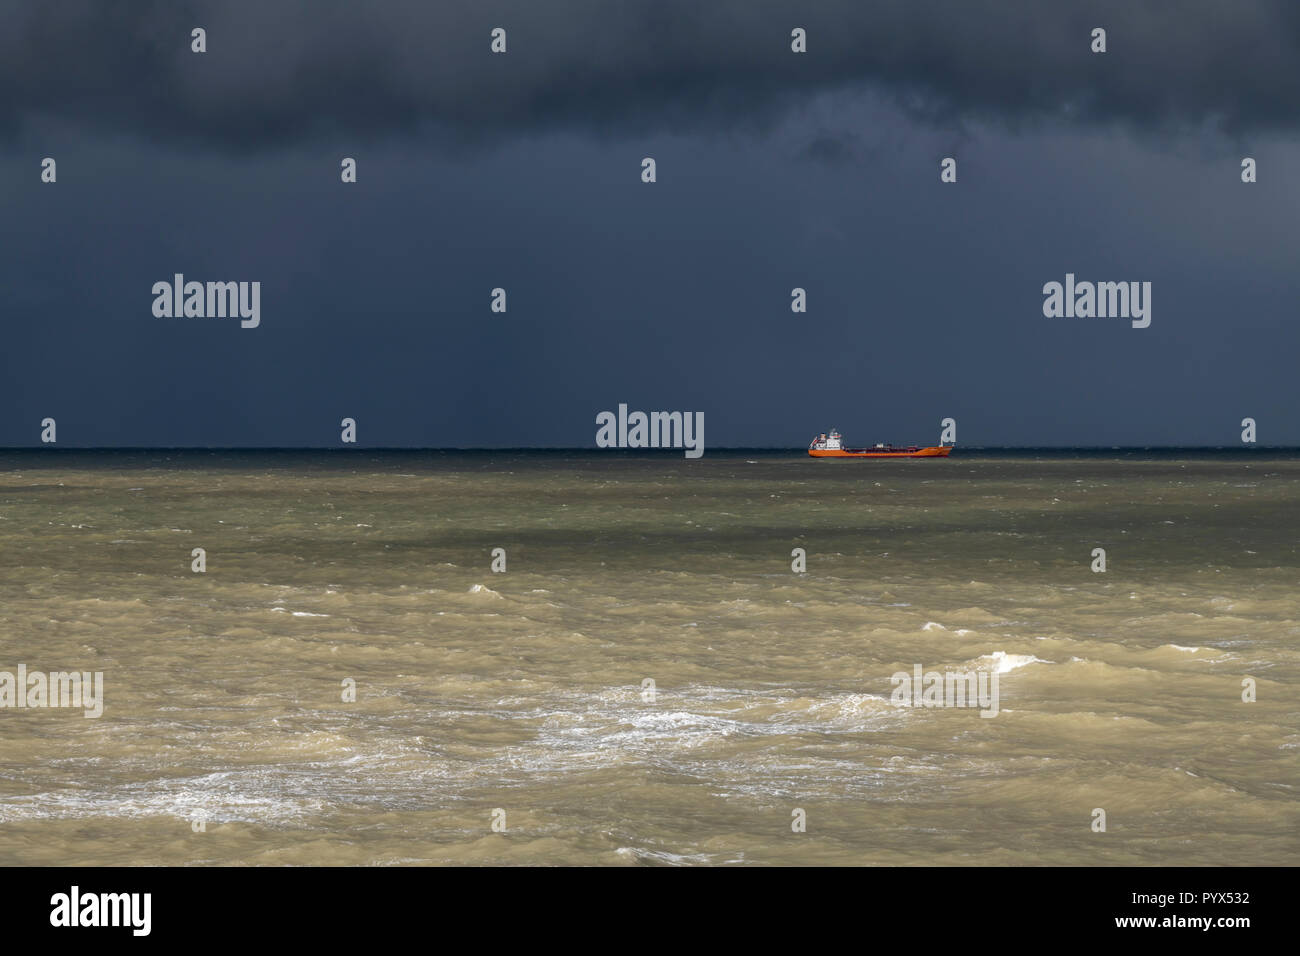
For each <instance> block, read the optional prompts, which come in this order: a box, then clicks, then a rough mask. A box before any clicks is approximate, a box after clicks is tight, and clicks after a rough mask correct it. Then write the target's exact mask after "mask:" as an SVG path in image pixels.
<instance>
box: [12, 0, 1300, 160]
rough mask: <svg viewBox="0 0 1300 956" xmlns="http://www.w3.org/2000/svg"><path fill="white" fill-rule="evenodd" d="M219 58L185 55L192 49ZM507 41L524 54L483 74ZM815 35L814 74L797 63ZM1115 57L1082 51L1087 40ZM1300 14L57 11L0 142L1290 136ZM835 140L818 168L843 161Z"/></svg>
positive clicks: (87, 6)
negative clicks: (901, 134)
mask: <svg viewBox="0 0 1300 956" xmlns="http://www.w3.org/2000/svg"><path fill="white" fill-rule="evenodd" d="M195 26H201V27H203V28H205V29H206V30H207V33H208V49H209V52H208V53H207V54H205V55H202V56H199V55H196V54H193V53H191V52H190V47H189V45H190V39H189V37H190V30H191V28H193V27H195ZM497 26H501V27H504V28H506V29H507V31H508V36H509V45H510V49H509V53H508V54H507V55H505V56H494V55H492V54H491V53H490V52H489V49H488V47H489V32H490V30H491V29H492V28H493V27H497ZM795 26H801V27H804V28H806V29H807V30H808V43H809V53H808V54H807V55H806V56H795V55H794V54H792V53H791V52H790V46H789V44H790V30H791V28H793V27H795ZM1095 26H1102V27H1104V28H1106V30H1107V31H1108V40H1109V52H1108V53H1106V54H1105V55H1104V56H1097V55H1094V54H1092V53H1091V52H1090V50H1089V34H1090V31H1091V29H1092V28H1093V27H1095ZM1297 46H1300V4H1296V3H1294V2H1293V0H1277V2H1254V3H1250V2H1248V3H1242V4H1228V3H1224V2H1223V0H1205V2H1193V0H1188V2H1182V3H1177V4H1173V3H1170V4H1156V3H1134V2H1131V0H1116V2H1099V3H1090V4H1086V5H1081V6H1078V7H1075V8H1071V9H1069V10H1065V9H1063V5H1060V4H1055V3H1048V2H1043V0H1002V2H996V3H985V4H980V3H972V2H969V0H933V2H927V0H895V2H877V3H865V2H862V0H843V2H839V0H836V2H813V3H807V2H805V3H789V2H777V0H710V2H701V0H628V2H622V3H614V2H610V0H572V2H566V3H563V4H557V3H543V2H537V0H503V2H483V0H473V2H459V0H457V2H435V0H378V2H375V3H365V4H363V3H360V2H340V0H258V2H226V3H220V4H207V3H196V2H175V0H168V2H145V0H141V2H130V3H126V2H122V3H115V4H110V3H106V2H103V0H60V2H58V3H38V2H19V3H12V2H11V3H8V4H5V5H4V6H3V8H2V9H0V89H3V90H4V93H3V100H0V133H3V134H4V135H6V136H10V137H11V136H13V135H14V134H15V133H16V132H18V131H20V130H21V129H22V127H23V125H24V123H25V122H27V121H31V120H35V119H40V118H47V119H48V118H54V119H57V120H66V121H70V122H74V123H77V124H84V123H92V124H98V125H99V126H101V127H102V128H104V129H108V130H112V131H120V132H124V133H126V134H128V135H132V136H136V137H140V138H145V139H150V140H157V141H167V142H174V143H181V144H185V143H189V144H194V145H201V146H202V147H203V148H205V149H213V148H218V149H259V148H265V147H275V146H281V145H284V144H286V143H289V142H292V141H294V140H299V139H303V138H306V137H309V136H311V135H314V134H323V133H327V132H328V133H338V134H343V135H348V134H361V133H386V132H403V131H407V130H410V129H413V128H416V127H420V126H423V125H428V126H432V127H440V128H442V129H444V130H446V131H448V132H450V133H452V134H455V135H456V136H457V137H461V138H465V139H468V140H471V141H472V140H475V139H480V138H485V139H490V138H492V137H495V136H498V135H502V134H505V135H515V134H520V133H527V132H529V131H538V130H548V129H553V128H570V129H583V130H592V131H598V132H613V133H616V134H617V133H619V132H626V131H628V130H631V129H636V130H638V131H642V130H644V129H645V128H647V127H657V128H673V129H683V128H690V129H699V128H706V129H707V128H726V127H731V126H736V125H741V124H744V125H746V126H749V127H761V126H762V125H764V124H766V123H769V122H771V121H772V120H773V119H774V118H776V117H778V116H780V115H781V114H782V112H783V111H785V110H789V109H792V108H797V106H798V104H800V103H802V102H804V101H805V100H804V95H806V94H808V93H813V92H817V91H822V90H833V89H841V88H845V87H873V88H875V90H876V91H877V92H879V93H883V94H884V95H886V96H888V97H891V98H893V99H895V100H896V101H897V102H898V103H899V104H900V105H901V106H903V107H904V108H905V109H906V110H907V111H908V112H909V113H911V114H912V115H914V116H919V117H923V118H928V119H933V120H936V121H940V122H944V123H950V122H954V121H956V120H961V119H980V120H993V121H999V122H1005V123H1008V124H1010V125H1012V126H1015V125H1017V124H1020V123H1023V122H1033V121H1038V120H1042V119H1046V118H1052V117H1059V118H1062V119H1068V120H1069V121H1070V122H1072V123H1078V122H1084V121H1086V122H1111V121H1119V122H1123V123H1127V124H1131V125H1132V126H1133V127H1134V128H1142V129H1145V130H1152V129H1156V130H1159V129H1162V128H1167V127H1171V126H1184V125H1199V124H1204V123H1210V124H1213V125H1216V126H1220V127H1222V128H1223V129H1224V130H1226V131H1228V132H1230V133H1236V134H1240V133H1245V132H1251V131H1256V130H1277V129H1290V128H1292V127H1294V126H1295V124H1296V122H1297V115H1298V114H1297V112H1296V110H1295V103H1296V101H1297V97H1298V95H1300V56H1297V55H1296V53H1297ZM843 148H844V147H843V146H842V145H837V144H836V143H834V142H832V141H831V140H829V139H827V140H825V141H824V142H822V143H821V145H820V146H817V147H816V149H818V150H821V151H822V152H828V153H830V154H835V153H836V152H837V151H839V150H842V149H843Z"/></svg>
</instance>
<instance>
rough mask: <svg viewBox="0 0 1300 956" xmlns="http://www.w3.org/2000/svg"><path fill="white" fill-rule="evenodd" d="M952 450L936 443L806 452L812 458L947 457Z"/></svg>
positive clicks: (820, 449)
mask: <svg viewBox="0 0 1300 956" xmlns="http://www.w3.org/2000/svg"><path fill="white" fill-rule="evenodd" d="M951 451H952V446H950V445H936V446H934V447H932V448H905V449H896V450H895V449H883V448H881V449H872V448H835V449H824V448H809V449H808V454H809V455H811V456H812V457H814V458H947V457H948V453H949V452H951Z"/></svg>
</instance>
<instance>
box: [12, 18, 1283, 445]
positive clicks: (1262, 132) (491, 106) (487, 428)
mask: <svg viewBox="0 0 1300 956" xmlns="http://www.w3.org/2000/svg"><path fill="white" fill-rule="evenodd" d="M1063 6H1065V5H1064V4H1053V3H1043V2H1041V0H1025V2H1011V0H1001V2H997V3H987V4H981V3H974V2H970V0H943V2H939V0H931V2H927V0H903V2H896V3H895V2H887V3H880V2H874V3H873V2H866V0H844V2H817V0H812V2H810V0H804V2H800V3H777V2H769V0H735V2H730V0H728V2H722V0H708V2H704V0H644V2H642V0H627V2H622V3H615V2H610V0H589V2H587V0H552V2H547V3H538V2H536V0H526V2H525V0H520V2H513V0H512V2H484V0H477V2H438V0H419V2H416V0H409V2H408V0H403V2H395V0H375V2H371V3H366V4H361V3H358V2H352V3H339V2H327V0H259V2H256V3H253V2H249V3H241V2H224V3H220V4H215V3H213V4H207V3H187V2H173V0H169V2H156V3H148V2H133V3H124V4H116V5H110V4H106V3H102V2H91V0H86V2H75V0H61V2H59V3H57V4H51V3H38V2H25V0H24V2H8V3H5V4H4V5H3V6H0V197H2V199H3V210H4V213H3V214H4V226H5V228H4V229H3V230H0V308H2V309H3V328H4V333H3V335H4V339H3V355H4V359H3V372H4V374H3V377H0V445H9V446H17V445H33V444H39V436H40V423H41V420H42V419H43V418H45V417H53V418H55V419H56V420H57V422H58V439H59V445H60V447H64V446H68V447H75V446H120V445H132V446H143V445H168V446H174V445H193V446H297V445H307V446H335V445H338V443H339V431H340V429H339V422H340V420H341V419H342V418H344V417H352V418H355V419H356V420H357V422H358V436H359V441H360V444H362V445H368V446H434V447H464V446H512V447H517V446H531V445H537V446H576V447H582V446H589V447H594V444H595V433H596V424H595V416H596V414H597V413H598V412H600V411H602V410H606V409H611V410H612V409H616V408H617V406H618V404H619V403H620V402H623V403H627V404H628V405H629V406H630V408H632V409H644V410H647V411H649V410H681V411H702V412H704V413H705V420H706V429H705V443H706V446H708V447H720V446H790V447H794V448H801V447H803V446H804V445H806V443H807V442H808V440H809V438H810V437H811V436H812V435H813V434H815V433H816V432H820V431H825V430H827V429H828V428H830V427H832V426H835V427H838V428H839V429H840V430H841V431H843V432H844V433H845V435H846V437H847V438H848V439H849V442H850V443H851V444H855V443H870V442H875V441H887V440H892V441H896V442H934V441H937V439H938V437H939V430H940V429H939V422H940V419H942V418H945V417H953V418H955V419H956V420H957V423H958V442H959V444H974V445H1158V444H1166V445H1167V444H1187V445H1193V444H1206V445H1232V444H1238V443H1239V441H1240V432H1241V425H1240V422H1241V420H1242V418H1244V417H1248V416H1249V417H1252V418H1255V419H1256V420H1257V422H1258V427H1259V439H1260V442H1261V443H1265V444H1300V421H1297V402H1296V396H1297V393H1298V389H1300V386H1298V385H1297V379H1298V378H1300V376H1297V373H1296V361H1297V356H1298V355H1300V348H1298V346H1300V331H1298V328H1300V326H1298V325H1297V321H1296V316H1295V310H1296V302H1297V299H1298V298H1300V272H1298V270H1297V269H1296V265H1295V256H1296V250H1297V249H1298V248H1300V221H1298V217H1297V206H1298V200H1300V187H1298V186H1297V183H1296V175H1297V173H1296V170H1297V169H1300V163H1298V162H1297V161H1298V160H1300V151H1298V150H1297V145H1296V132H1297V131H1296V126H1297V124H1298V123H1300V110H1298V109H1297V103H1300V49H1298V47H1300V4H1296V3H1294V2H1288V0H1279V2H1275V3H1274V2H1257V3H1252V2H1243V3H1239V4H1227V3H1224V2H1221V0H1220V2H1204V3H1202V2H1182V3H1177V4H1173V3H1169V4H1165V3H1154V2H1149V3H1134V2H1131V0H1129V2H1114V3H1086V4H1073V5H1071V10H1068V11H1067V10H1062V9H1060V8H1061V7H1063ZM194 27H203V28H204V29H205V30H206V31H207V52H206V53H202V54H197V53H193V52H191V49H190V47H191V35H190V31H191V30H192V29H193V28H194ZM494 27H502V28H504V29H505V30H506V31H507V32H506V36H507V52H506V53H505V54H493V53H492V52H491V50H490V42H491V37H490V32H491V30H492V29H493V28H494ZM795 27H803V28H805V29H806V30H807V37H808V39H807V46H808V52H807V53H806V54H796V53H793V52H791V49H790V43H791V40H790V32H791V30H792V29H793V28H795ZM1094 27H1104V28H1105V29H1106V31H1107V37H1106V42H1107V52H1106V53H1104V54H1094V53H1092V52H1091V50H1090V45H1091V42H1092V39H1091V31H1092V29H1093V28H1094ZM1246 156H1249V157H1253V158H1254V159H1256V160H1257V162H1258V179H1259V181H1258V182H1256V183H1253V184H1245V183H1243V182H1242V181H1241V161H1242V158H1243V157H1246ZM45 157H53V158H54V159H55V160H56V162H57V182H55V183H53V184H50V183H43V182H41V160H42V159H43V158H45ZM343 157H355V158H356V160H357V163H358V182H357V183H355V184H344V183H342V182H341V181H340V175H339V174H340V165H339V164H340V161H341V160H342V159H343ZM644 157H653V158H654V159H655V160H656V163H657V178H658V181H657V182H655V183H652V184H647V183H643V182H642V181H641V161H642V159H643V158H644ZM944 157H954V158H955V159H956V160H957V182H956V183H955V184H954V183H942V182H941V181H940V175H939V174H940V161H941V160H942V159H943V158H944ZM178 272H179V273H183V274H184V275H185V277H186V279H187V280H197V281H258V282H260V283H261V323H260V325H259V326H258V327H257V328H255V329H245V328H241V327H240V324H239V321H238V320H237V319H217V318H210V319H209V318H204V319H199V318H188V319H187V318H158V317H155V315H154V314H153V310H152V305H153V300H154V295H153V293H152V291H151V290H152V287H153V285H154V283H155V282H159V281H166V282H170V281H171V280H172V277H173V275H174V274H175V273H178ZM1066 273H1074V274H1075V275H1076V277H1077V279H1078V280H1079V281H1084V280H1088V281H1140V282H1150V283H1151V284H1152V301H1151V325H1150V327H1149V328H1145V329H1137V328H1133V327H1132V326H1131V324H1130V322H1129V321H1127V320H1125V319H1119V318H1104V319H1102V318H1090V319H1083V318H1048V317H1045V316H1044V314H1043V300H1044V296H1043V291H1042V289H1043V285H1044V284H1045V283H1047V282H1052V281H1057V282H1063V281H1064V279H1065V276H1066ZM496 287H502V288H504V289H505V290H506V293H507V302H508V311H507V312H506V313H504V314H496V313H493V312H492V311H491V310H490V302H491V291H492V289H494V288H496ZM795 287H802V288H804V289H806V290H807V301H808V311H807V313H806V314H802V315H800V314H794V313H792V312H791V309H790V301H791V290H792V289H793V288H795Z"/></svg>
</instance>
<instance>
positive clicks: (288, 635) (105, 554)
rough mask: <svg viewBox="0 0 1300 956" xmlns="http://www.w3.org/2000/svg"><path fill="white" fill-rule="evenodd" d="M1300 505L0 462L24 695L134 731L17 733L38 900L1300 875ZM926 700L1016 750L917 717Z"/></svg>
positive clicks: (1176, 470)
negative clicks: (1189, 871) (381, 868)
mask: <svg viewBox="0 0 1300 956" xmlns="http://www.w3.org/2000/svg"><path fill="white" fill-rule="evenodd" d="M1298 479H1300V459H1298V458H1296V457H1295V456H1284V455H1272V454H1268V453H1264V454H1259V455H1250V456H1246V455H1220V456H1203V457H1190V456H1178V455H1163V456H1157V457H1144V456H1141V455H1127V456H1124V457H1121V458H1107V457H1104V456H1075V455H1070V454H1061V455H1054V456H1037V457H1035V456H1022V457H1014V456H988V455H980V454H979V453H978V452H968V453H965V454H963V453H962V452H961V451H960V450H959V452H958V453H957V454H956V455H955V456H954V457H953V458H951V459H948V460H946V461H944V460H930V461H883V462H882V461H871V462H836V461H812V460H809V459H807V458H806V457H803V456H800V455H770V454H769V455H763V454H753V453H751V454H743V453H742V454H738V455H736V454H719V453H716V452H711V453H709V454H708V455H707V456H706V457H705V458H704V459H702V460H699V461H686V460H684V459H683V458H682V457H680V456H679V455H673V456H664V457H640V458H632V457H623V456H620V455H616V454H604V455H602V454H590V455H577V454H573V455H565V454H556V453H551V454H543V453H533V454H527V453H519V454H510V453H495V454H489V453H478V454H472V453H471V454H461V455H449V454H436V453H426V454H378V453H369V452H365V451H355V452H350V453H341V454H340V453H335V454H324V453H317V454H287V453H280V454H208V453H195V452H190V453H183V454H182V453H172V454H170V455H167V454H163V453H159V454H145V453H136V454H125V453H122V454H90V453H86V454H73V453H49V454H37V453H34V452H21V453H19V452H8V453H0V670H9V671H13V670H15V669H16V667H17V665H18V664H20V663H23V664H26V665H27V667H28V669H29V670H44V671H53V670H66V669H77V670H84V671H102V672H103V673H104V681H105V698H106V703H105V710H104V715H103V716H102V717H101V718H99V719H86V718H84V717H83V716H82V715H81V712H79V711H71V710H52V709H45V710H40V709H3V710H0V863H8V864H13V863H37V864H43V863H58V864H65V863H106V864H107V863H140V864H146V863H147V864H154V863H164V864H190V863H223V864H227V863H252V864H290V863H298V864H352V863H367V864H371V863H374V864H391V863H529V864H546V863H566V864H635V863H652V864H653V863H694V862H699V863H755V864H787V863H805V864H819V863H830V864H962V863H992V864H1044V863H1077V864H1155V863H1159V864H1281V863H1294V862H1295V860H1296V856H1297V850H1298V849H1300V809H1298V804H1297V784H1298V783H1300V763H1298V761H1297V758H1298V756H1300V702H1298V701H1297V695H1296V686H1297V678H1298V677H1300V666H1298V665H1300V596H1298V595H1297V580H1298V577H1297V567H1298V566H1300V551H1298V550H1297V549H1298V548H1300V507H1298V504H1300V502H1298V499H1300V494H1298V491H1300V485H1298V483H1297V482H1298ZM196 547H202V548H204V549H206V552H207V568H208V569H207V572H206V573H205V574H195V573H192V572H191V570H190V563H191V560H192V559H191V550H192V549H193V548H196ZM495 547H501V548H504V549H506V553H507V562H508V563H507V571H506V573H504V574H495V573H492V572H491V571H490V570H489V565H490V562H491V554H490V552H491V549H493V548H495ZM797 547H798V548H804V549H806V551H807V567H808V570H807V573H806V574H804V575H796V574H794V573H793V572H792V571H791V569H790V562H791V556H790V553H791V550H792V549H793V548H797ZM1097 547H1102V548H1105V549H1106V552H1107V561H1108V570H1107V571H1106V573H1093V572H1092V571H1091V570H1090V565H1091V563H1092V557H1091V552H1092V549H1094V548H1097ZM915 664H921V665H923V667H924V668H926V669H927V670H931V669H937V670H963V669H971V668H984V669H996V670H997V671H998V672H999V678H1000V697H1001V712H1000V713H999V714H998V716H997V717H995V718H992V719H986V718H981V717H980V716H979V713H978V711H976V710H972V709H903V708H898V707H895V706H893V705H891V704H890V702H889V695H890V691H891V685H890V681H889V678H890V675H891V674H893V673H894V672H895V671H899V670H905V671H909V672H910V671H911V670H912V668H913V666H914V665H915ZM1246 676H1250V677H1253V678H1255V680H1256V681H1257V693H1258V700H1257V701H1256V702H1254V703H1243V702H1242V700H1241V694H1242V684H1241V682H1242V679H1243V678H1244V677H1246ZM345 678H352V679H354V680H355V681H356V686H357V699H356V701H355V702H354V703H345V702H343V701H342V700H341V696H342V694H341V682H342V681H343V680H344V679H345ZM646 678H651V679H653V680H654V682H655V685H656V691H657V697H656V699H655V700H653V701H649V700H646V699H645V698H644V696H643V693H642V681H643V680H644V679H646ZM495 808H501V809H502V810H504V811H505V815H506V819H505V824H506V829H505V832H493V831H492V829H491V822H492V818H491V814H492V811H493V810H494V809H495ZM795 808H800V809H802V810H804V811H805V813H806V817H807V832H804V833H795V832H792V829H791V821H792V811H793V810H794V809H795ZM1094 808H1103V809H1104V810H1105V811H1106V814H1107V830H1106V832H1105V833H1096V832H1093V830H1092V827H1091V825H1092V821H1093V815H1092V813H1093V809H1094ZM199 819H202V820H203V821H205V822H204V824H203V826H204V827H205V829H203V830H202V831H201V832H196V831H195V829H194V824H193V823H192V821H194V820H199Z"/></svg>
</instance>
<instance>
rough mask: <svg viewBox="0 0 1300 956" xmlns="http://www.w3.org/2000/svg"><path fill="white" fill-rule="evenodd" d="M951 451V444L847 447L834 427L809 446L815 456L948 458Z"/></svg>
mask: <svg viewBox="0 0 1300 956" xmlns="http://www.w3.org/2000/svg"><path fill="white" fill-rule="evenodd" d="M951 451H952V446H951V445H934V446H931V447H929V448H921V447H918V446H917V445H908V446H907V447H906V448H901V447H898V446H895V445H877V446H876V447H875V448H845V447H844V446H843V444H842V442H841V440H840V433H839V432H837V431H836V430H835V429H833V428H832V429H831V433H830V434H829V435H824V434H823V435H818V436H817V437H816V438H814V439H813V440H812V444H810V445H809V446H808V454H810V455H812V456H813V457H814V458H947V457H948V453H949V452H951Z"/></svg>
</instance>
